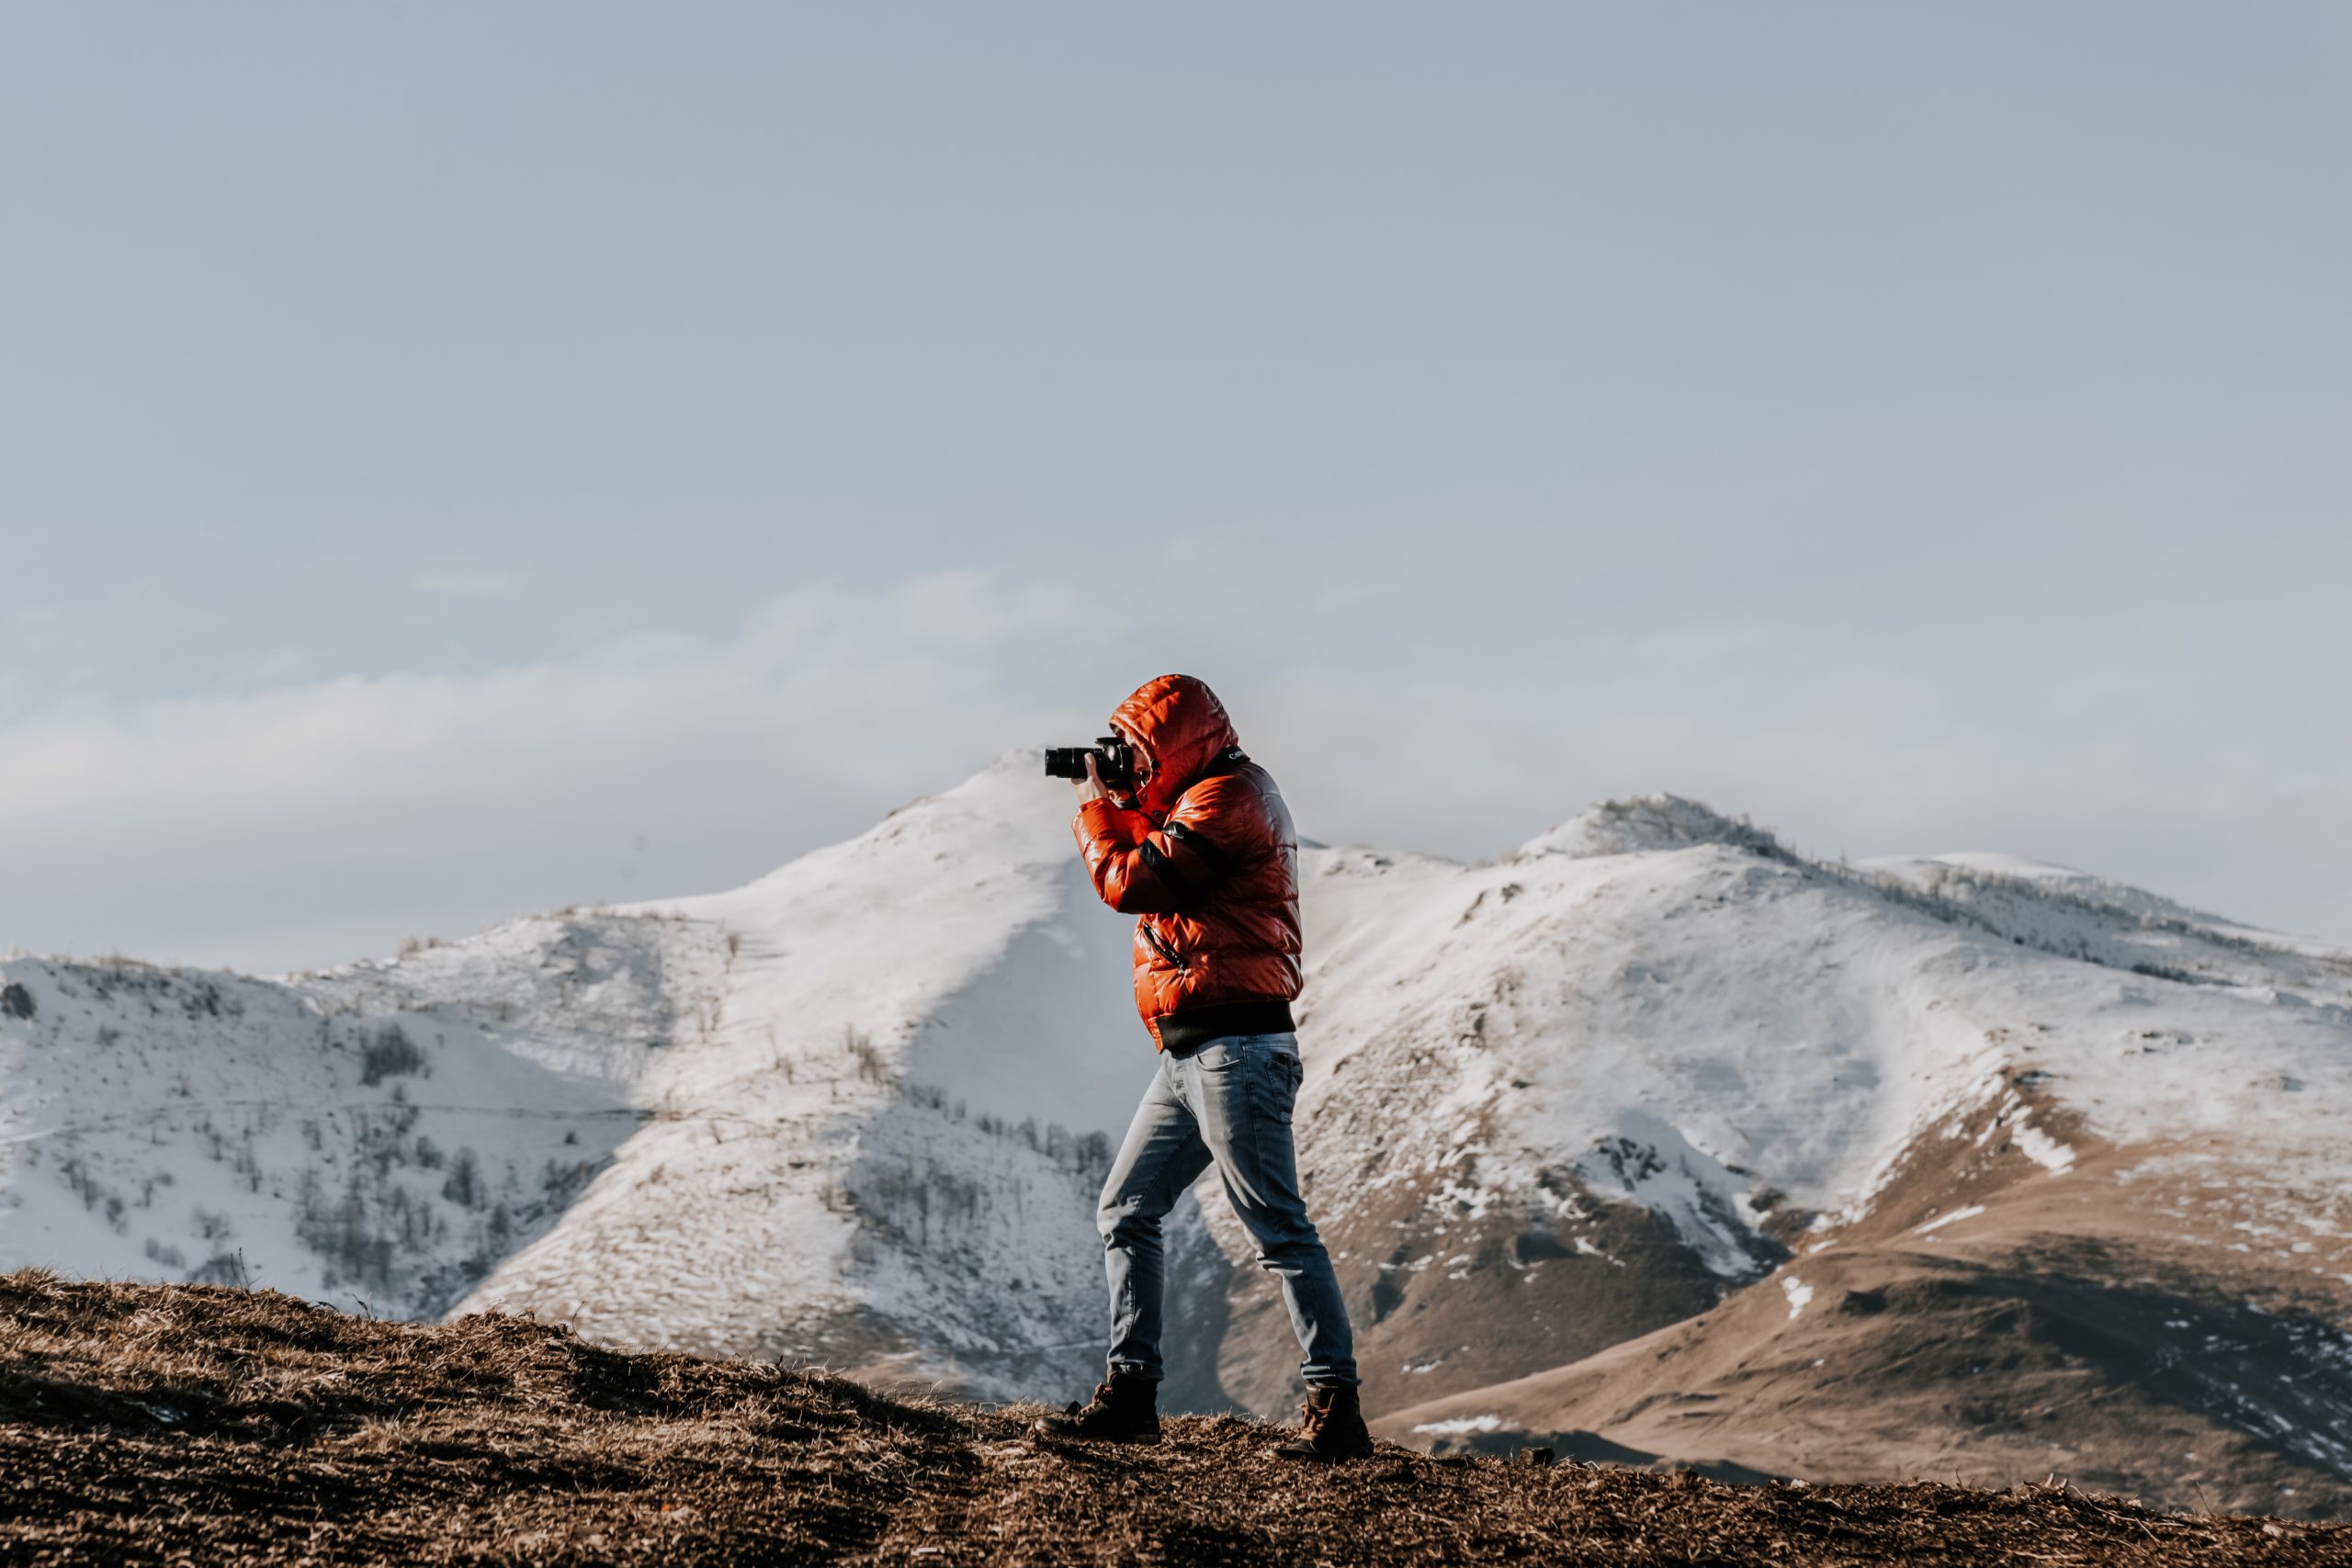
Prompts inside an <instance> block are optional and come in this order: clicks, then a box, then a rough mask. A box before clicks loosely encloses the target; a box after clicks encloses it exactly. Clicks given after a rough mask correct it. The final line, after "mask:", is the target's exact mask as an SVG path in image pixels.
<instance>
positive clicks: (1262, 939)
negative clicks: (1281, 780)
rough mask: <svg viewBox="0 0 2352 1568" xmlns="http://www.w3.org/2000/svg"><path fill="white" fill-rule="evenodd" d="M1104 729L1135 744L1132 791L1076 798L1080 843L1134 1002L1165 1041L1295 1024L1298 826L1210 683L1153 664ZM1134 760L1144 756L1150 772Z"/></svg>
mask: <svg viewBox="0 0 2352 1568" xmlns="http://www.w3.org/2000/svg"><path fill="white" fill-rule="evenodd" d="M1111 727H1112V728H1114V730H1116V731H1117V732H1118V733H1119V734H1120V735H1121V736H1123V737H1125V739H1126V740H1127V741H1128V742H1129V743H1130V744H1132V745H1133V746H1134V747H1135V748H1136V750H1137V751H1138V752H1140V753H1141V754H1142V761H1141V762H1139V763H1138V766H1137V768H1136V772H1137V773H1138V774H1140V775H1142V776H1143V779H1144V782H1143V785H1142V787H1141V788H1140V789H1139V790H1138V791H1137V792H1136V795H1135V797H1134V798H1133V799H1132V800H1131V801H1129V802H1127V803H1125V804H1121V803H1117V802H1114V801H1109V800H1092V801H1089V802H1087V803H1086V804H1085V805H1084V806H1081V807H1079V812H1078V822H1077V824H1076V827H1077V832H1078V845H1079V850H1080V853H1082V854H1084V855H1085V857H1086V869H1087V872H1088V873H1089V874H1091V876H1092V877H1093V879H1094V890H1095V891H1096V892H1097V893H1099V894H1101V895H1102V896H1103V902H1104V903H1105V904H1108V905H1110V906H1111V908H1114V909H1117V910H1120V911H1122V912H1123V913H1130V914H1134V915H1136V916H1139V917H1140V919H1137V920H1136V943H1135V963H1136V1011H1138V1012H1140V1013H1142V1014H1143V1021H1144V1025H1145V1027H1146V1028H1148V1029H1149V1030H1150V1031H1151V1038H1152V1041H1153V1043H1155V1044H1156V1045H1158V1047H1159V1049H1161V1050H1163V1051H1171V1050H1172V1051H1177V1052H1186V1051H1191V1050H1195V1049H1197V1048H1198V1047H1199V1046H1200V1045H1201V1044H1202V1043H1204V1042H1206V1041H1210V1040H1216V1039H1220V1038H1223V1037H1225V1036H1227V1035H1234V1034H1278V1033H1283V1032H1288V1031H1289V1030H1291V1029H1292V1028H1293V1027H1294V1026H1293V1024H1292V1021H1291V1016H1290V1003H1291V1000H1292V999H1293V998H1295V997H1296V996H1297V995H1298V987H1299V980H1300V975H1299V966H1298V954H1299V940H1298V836H1297V835H1296V834H1295V832H1294V831H1292V829H1291V825H1290V811H1289V809H1288V808H1287V807H1284V806H1283V797H1282V795H1281V793H1280V792H1279V791H1277V790H1276V789H1275V788H1274V781H1273V778H1272V775H1270V774H1269V773H1267V772H1266V770H1265V769H1263V768H1261V767H1260V766H1258V764H1257V763H1255V762H1253V761H1250V759H1249V758H1248V757H1247V756H1246V755H1244V754H1243V752H1242V750H1241V746H1240V743H1239V741H1238V739H1237V738H1236V737H1235V735H1234V733H1233V721H1232V720H1230V719H1228V718H1227V717H1226V715H1225V705H1224V704H1222V703H1220V702H1218V701H1217V700H1216V694H1215V693H1214V692H1212V691H1210V690H1209V689H1208V687H1207V686H1205V685H1204V684H1203V683H1202V682H1199V681H1196V680H1194V679H1193V677H1192V676H1190V675H1162V676H1160V677H1159V679H1158V680H1155V681H1151V682H1147V683H1145V685H1144V686H1142V687H1141V688H1140V689H1139V690H1137V691H1136V694H1135V695H1134V696H1131V697H1129V698H1128V699H1127V700H1126V701H1125V702H1124V703H1121V704H1120V705H1119V707H1118V711H1117V712H1115V713H1114V714H1113V715H1112V716H1111ZM1144 763H1148V771H1147V769H1146V767H1145V765H1144Z"/></svg>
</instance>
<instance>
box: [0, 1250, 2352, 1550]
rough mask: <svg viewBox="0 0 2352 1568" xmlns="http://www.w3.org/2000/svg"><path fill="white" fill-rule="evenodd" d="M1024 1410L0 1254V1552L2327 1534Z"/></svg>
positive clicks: (2033, 1543)
mask: <svg viewBox="0 0 2352 1568" xmlns="http://www.w3.org/2000/svg"><path fill="white" fill-rule="evenodd" d="M1034 1415H1035V1410H1034V1408H1032V1409H1028V1410H1023V1409H1012V1410H1002V1411H986V1410H977V1409H971V1408H967V1407H961V1406H953V1405H945V1404H919V1403H918V1404H909V1403H906V1402H902V1401H896V1400H891V1399H886V1398H884V1397H881V1396H879V1395H877V1394H875V1393H869V1392H867V1391H866V1390H865V1389H863V1388H860V1387H859V1386H857V1385H855V1384H854V1383H850V1382H843V1381H842V1380H839V1379H835V1378H830V1377H826V1376H822V1375H820V1374H812V1373H809V1372H804V1371H794V1370H789V1369H784V1368H778V1367H772V1366H762V1365H753V1364H748V1363H742V1362H726V1361H704V1360H697V1359H693V1358H690V1357H686V1356H677V1355H649V1356H638V1355H624V1354H621V1353H618V1352H616V1351H612V1350H608V1349H605V1348H599V1347H597V1346H594V1345H591V1344H588V1343H585V1342H583V1341H582V1340H581V1339H579V1338H577V1337H574V1336H572V1335H571V1334H569V1333H567V1332H565V1331H563V1330H561V1329H558V1328H550V1327H545V1326H542V1325H537V1324H533V1323H527V1322H520V1321H515V1320H512V1319H496V1318H479V1317H477V1318H469V1319H466V1320H465V1321H462V1322H459V1323H456V1324H452V1325H447V1326H445V1327H437V1328H435V1327H420V1326H416V1325H404V1324H390V1323H378V1322H370V1321H367V1320H364V1319H359V1318H353V1317H346V1316H344V1315H342V1314H337V1313H334V1312H331V1311H328V1310H325V1309H322V1308H319V1307H314V1306H311V1305H308V1304H306V1303H301V1302H298V1301H295V1300H293V1299H291V1298H288V1297H285V1296H280V1295H276V1294H273V1293H268V1292H260V1293H255V1292H241V1291H232V1290H227V1289H220V1288H213V1287H151V1286H129V1285H106V1284H83V1283H71V1282H66V1281H62V1280H56V1279H53V1278H51V1277H50V1276H47V1275H44V1274H40V1273H37V1272H36V1273H19V1274H14V1275H7V1276H0V1562H91V1561H100V1562H203V1563H228V1562H285V1563H296V1562H316V1563H332V1562H416V1563H440V1562H531V1563H547V1562H714V1563H715V1562H747V1561H762V1562H922V1563H980V1562H1101V1563H1114V1562H1115V1563H1128V1562H1136V1563H1160V1562H1184V1563H1191V1562H1216V1563H1251V1564H1256V1563H1298V1564H1314V1563H1325V1562H1328V1563H1334V1564H1340V1563H1373V1562H1378V1563H1430V1564H1436V1563H1463V1562H1545V1563H1702V1562H1703V1563H1744V1562H1757V1563H1815V1562H1917V1563H1951V1564H1962V1563H1965V1564H1972V1565H1973V1564H1979V1563H1996V1562H2018V1563H2029V1562H2030V1563H2090V1562H2098V1563H2150V1562H2183V1563H2186V1562H2199V1563H2238V1562H2264V1563H2282V1564H2283V1563H2320V1562H2352V1527H2345V1526H2316V1527H2314V1526H2299V1525H2289V1524H2283V1523H2279V1522H2276V1521H2264V1520H2258V1519H2241V1518H2220V1517H2191V1516H2184V1515H2164V1514H2155V1513H2150V1512H2146V1511H2143V1510H2142V1509H2140V1508H2137V1507H2135V1506H2131V1505H2128V1504H2122V1503H2118V1502H2116V1501H2114V1500H2112V1499H2100V1498H2095V1497H2090V1496H2086V1495H2083V1494H2081V1493H2078V1492H2073V1491H2069V1490H2066V1489H2064V1488H2018V1489H2015V1490H2012V1491H2007V1492H1980V1491H1969V1490H1964V1489H1961V1488H1954V1487H1943V1486H1934V1485H1924V1484H1913V1485H1905V1486H1823V1487H1818V1488H1814V1489H1809V1490H1808V1489H1798V1488H1788V1487H1770V1488H1764V1487H1732V1486H1724V1485H1719V1484H1716V1483H1712V1482H1708V1481H1703V1480H1701V1479H1699V1478H1697V1477H1695V1476H1690V1475H1656V1474H1647V1473H1641V1472H1630V1471H1612V1470H1595V1469H1586V1468H1583V1467H1580V1466H1560V1467H1557V1468H1552V1469H1535V1468H1529V1467H1516V1466H1509V1465H1505V1464H1503V1463H1501V1462H1498V1461H1492V1460H1442V1461H1441V1460H1431V1459H1429V1458H1427V1457H1424V1456H1421V1455H1419V1454H1414V1453H1409V1452H1407V1451H1405V1450H1395V1449H1386V1448H1384V1449H1383V1450H1382V1451H1381V1453H1380V1456H1379V1457H1378V1458H1377V1459H1375V1460H1374V1461H1369V1462H1366V1463H1363V1464H1358V1465H1352V1466H1348V1467H1344V1468H1341V1469H1338V1470H1334V1471H1319V1470H1309V1469H1300V1468H1296V1467H1290V1466H1284V1465H1283V1464H1280V1463H1279V1462H1276V1461H1268V1460H1265V1459H1263V1458H1262V1457H1261V1454H1260V1450H1261V1448H1262V1446H1263V1445H1264V1444H1265V1443H1266V1441H1267V1440H1268V1438H1269V1437H1270V1435H1271V1434H1270V1433H1269V1431H1268V1430H1267V1429H1266V1428H1264V1427H1258V1426H1254V1425H1252V1424H1250V1423H1247V1422H1239V1421H1232V1420H1225V1419H1216V1420H1210V1419H1184V1420H1179V1421H1175V1422H1173V1423H1171V1424H1170V1438H1171V1441H1170V1443H1169V1444H1167V1445H1165V1446H1163V1447H1161V1448H1159V1449H1157V1450H1150V1449H1147V1450H1109V1451H1103V1450H1085V1449H1078V1448H1057V1447H1051V1446H1038V1445H1035V1444H1033V1443H1032V1442H1031V1441H1029V1440H1028V1438H1026V1436H1025V1429H1026V1427H1027V1424H1028V1420H1029V1418H1030V1416H1034Z"/></svg>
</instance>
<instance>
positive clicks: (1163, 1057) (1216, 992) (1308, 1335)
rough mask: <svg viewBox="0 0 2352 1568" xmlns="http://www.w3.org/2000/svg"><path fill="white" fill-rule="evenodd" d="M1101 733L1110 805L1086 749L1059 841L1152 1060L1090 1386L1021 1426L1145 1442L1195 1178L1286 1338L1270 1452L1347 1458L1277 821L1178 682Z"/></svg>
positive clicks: (1356, 1426)
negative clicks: (1078, 867) (1177, 1226)
mask: <svg viewBox="0 0 2352 1568" xmlns="http://www.w3.org/2000/svg"><path fill="white" fill-rule="evenodd" d="M1111 723H1112V728H1114V730H1116V731H1117V732H1118V734H1119V736H1120V737H1122V738H1123V739H1125V742H1126V744H1127V745H1128V747H1129V748H1130V750H1132V752H1133V753H1134V758H1135V769H1134V778H1133V783H1132V785H1131V787H1130V791H1129V795H1128V798H1127V799H1125V800H1124V801H1122V800H1119V799H1116V798H1114V797H1113V795H1111V793H1110V791H1109V789H1108V788H1107V787H1106V786H1105V785H1104V784H1103V780H1102V777H1101V774H1100V773H1099V771H1098V769H1097V767H1096V763H1095V759H1094V757H1093V755H1092V754H1090V755H1089V756H1088V759H1087V764H1086V766H1087V776H1086V777H1085V778H1084V779H1081V780H1080V781H1079V783H1078V792H1079V796H1080V806H1079V811H1078V819H1077V822H1076V824H1075V829H1076V831H1077V834H1078V842H1079V849H1080V853H1081V854H1082V855H1083V856H1084V857H1085V860H1086V866H1087V871H1088V873H1089V874H1090V875H1091V877H1092V878H1093V881H1094V887H1095V891H1096V892H1097V893H1099V894H1100V895H1101V896H1102V897H1103V902H1104V903H1106V904H1108V905H1110V906H1111V907H1112V908H1114V909H1118V910H1122V911H1124V912H1126V913H1131V914H1134V915H1135V916H1136V938H1135V991H1136V1010H1137V1011H1138V1012H1139V1013H1141V1014H1142V1016H1143V1021H1144V1024H1145V1027H1146V1028H1148V1030H1149V1031H1150V1032H1151V1037H1152V1041H1153V1043H1154V1044H1155V1045H1156V1046H1157V1047H1158V1048H1159V1053H1160V1057H1159V1070H1158V1071H1157V1072H1156V1073H1155V1074H1154V1076H1153V1078H1152V1082H1151V1086H1150V1088H1149V1089H1148V1090H1147V1091H1146V1092H1145V1095H1144V1100H1143V1104H1142V1105H1141V1106H1140V1107H1139V1108H1138V1109H1137V1110H1136V1117H1135V1122H1134V1123H1133V1124H1132V1125H1131V1126H1130V1127H1129V1128H1128V1129H1127V1135H1126V1139H1125V1142H1124V1143H1123V1144H1122V1145H1121V1146H1120V1149H1119V1156H1118V1158H1117V1159H1116V1160H1115V1161H1114V1163H1113V1165H1112V1168H1111V1174H1110V1177H1109V1179H1107V1180H1105V1181H1104V1183H1103V1199H1102V1202H1101V1204H1100V1206H1099V1208H1098V1210H1097V1213H1096V1221H1097V1224H1098V1227H1099V1229H1100V1231H1101V1233H1102V1236H1103V1248H1104V1258H1105V1260H1106V1264H1107V1268H1108V1273H1109V1279H1110V1288H1111V1319H1112V1325H1111V1350H1110V1356H1109V1358H1108V1361H1109V1372H1108V1376H1107V1377H1106V1378H1105V1379H1104V1381H1103V1383H1102V1385H1101V1386H1100V1387H1098V1388H1097V1389H1096V1390H1095V1391H1094V1398H1093V1400H1092V1402H1091V1403H1090V1404H1087V1405H1086V1406H1085V1407H1084V1408H1083V1409H1081V1408H1080V1407H1079V1406H1077V1405H1075V1404H1073V1405H1072V1406H1071V1407H1070V1409H1069V1413H1068V1414H1067V1415H1065V1416H1049V1417H1047V1418H1046V1419H1045V1420H1044V1421H1041V1422H1040V1423H1039V1424H1038V1425H1039V1427H1040V1429H1041V1430H1043V1431H1045V1432H1046V1433H1049V1434H1051V1435H1054V1436H1058V1437H1067V1438H1102V1439H1107V1440H1112V1441H1126V1442H1156V1441H1158V1440H1159V1415H1158V1388H1159V1379H1160V1375H1161V1374H1160V1359H1159V1337H1160V1303H1161V1298H1162V1296H1163V1294H1164V1292H1165V1288H1166V1279H1165V1264H1166V1259H1165V1253H1164V1248H1163V1247H1162V1242H1161V1230H1160V1225H1161V1221H1162V1220H1163V1219H1164V1218H1165V1217H1166V1215H1167V1213H1168V1211H1169V1210H1170V1208H1171V1207H1173V1206H1174V1204H1175V1202H1176V1200H1177V1199H1178V1198H1179V1197H1180V1196H1181V1195H1182V1193H1183V1192H1184V1190H1185V1189H1187V1188H1189V1187H1190V1186H1192V1184H1193V1181H1194V1180H1195V1179H1197V1178H1198V1177H1199V1176H1200V1175H1201V1173H1202V1172H1203V1171H1204V1170H1206V1169H1207V1168H1209V1166H1210V1165H1212V1164H1214V1165H1215V1166H1216V1169H1217V1175H1218V1177H1219V1178H1220V1179H1221V1180H1222V1182H1223V1184H1224V1187H1225V1193H1226V1197H1227V1201H1229V1202H1230V1203H1231V1204H1232V1205H1233V1211H1234V1213H1235V1215H1236V1216H1237V1217H1238V1218H1239V1219H1240V1221H1241V1223H1242V1224H1243V1225H1244V1226H1245V1227H1246V1228H1247V1229H1248V1230H1249V1232H1250V1236H1251V1237H1252V1239H1254V1240H1255V1241H1256V1243H1257V1246H1258V1261H1259V1262H1260V1264H1261V1266H1263V1267H1264V1268H1265V1269H1266V1270H1267V1271H1268V1272H1270V1273H1272V1274H1273V1275H1274V1276H1275V1278H1276V1279H1277V1280H1279V1281H1280V1283H1281V1286H1282V1292H1283V1305H1284V1306H1285V1307H1286V1308H1287V1309H1288V1310H1289V1314H1290V1319H1291V1323H1292V1325H1293V1326H1294V1327H1295V1329H1296V1331H1297V1334H1298V1339H1299V1347H1300V1350H1301V1354H1302V1358H1303V1359H1302V1364H1301V1367H1300V1371H1301V1374H1302V1375H1303V1376H1304V1377H1305V1379H1306V1384H1307V1400H1306V1406H1305V1408H1304V1412H1303V1416H1304V1420H1303V1426H1302V1430H1301V1432H1300V1435H1299V1438H1298V1439H1297V1440H1296V1441H1294V1442H1290V1443H1285V1444H1283V1446H1282V1447H1281V1448H1280V1449H1278V1450H1275V1451H1276V1452H1277V1453H1280V1454H1283V1455H1284V1456H1285V1457H1290V1458H1298V1459H1317V1460H1331V1459H1347V1458H1355V1457H1359V1456H1361V1455H1363V1454H1366V1453H1369V1452H1371V1450H1372V1439H1371V1437H1370V1435H1369V1434H1368V1433H1367V1432H1366V1431H1365V1429H1364V1425H1363V1414H1362V1411H1361V1409H1360V1407H1359V1404H1358V1397H1357V1392H1356V1391H1357V1386H1358V1379H1357V1377H1356V1370H1355V1359H1354V1354H1353V1349H1352V1345H1351V1334H1350V1331H1349V1326H1348V1318H1347V1309H1346V1307H1345V1305H1344V1303H1342V1302H1341V1301H1340V1288H1339V1282H1338V1280H1337V1279H1336V1278H1335V1277H1334V1276H1333V1274H1332V1271H1331V1261H1330V1258H1329V1256H1328V1254H1327V1253H1326V1252H1325V1250H1324V1247H1323V1242H1322V1238H1321V1237H1320V1236H1318V1235H1317V1234H1316V1230H1315V1226H1314V1224H1313V1223H1312V1222H1311V1221H1309V1220H1308V1218H1307V1216H1306V1204H1305V1202H1304V1201H1302V1200H1301V1198H1300V1196H1299V1191H1298V1171H1297V1161H1296V1156H1295V1152H1294V1150H1293V1147H1292V1142H1291V1110H1292V1106H1293V1104H1294V1102H1295V1099H1296V1097H1297V1094H1298V1086H1299V1081H1300V1079H1301V1077H1302V1076H1303V1072H1304V1069H1303V1068H1302V1066H1301V1065H1300V1062H1299V1055H1298V1037H1297V1033H1296V1031H1295V1024H1294V1023H1293V1021H1292V1019H1291V1012H1290V1003H1291V1002H1292V1000H1293V999H1295V998H1296V997H1297V995H1298V991H1299V986H1300V981H1301V969H1300V965H1299V958H1300V941H1299V921H1298V840H1297V835H1296V834H1295V832H1294V831H1293V829H1292V828H1291V820H1290V812H1289V810H1288V808H1287V807H1284V806H1283V798H1282V794H1281V792H1280V791H1279V790H1277V789H1276V788H1275V787H1274V781H1273V779H1272V775H1270V774H1269V773H1267V772H1266V771H1265V770H1264V769H1263V768H1261V767H1260V766H1258V765H1257V764H1256V763H1255V762H1252V761H1250V758H1249V755H1248V754H1247V753H1246V752H1244V751H1243V750H1241V746H1240V742H1239V739H1238V737H1237V736H1236V735H1235V734H1234V730H1233V725H1232V722H1231V720H1230V719H1229V718H1227V716H1226V711H1225V707H1224V705H1222V704H1221V703H1219V702H1218V701H1217V699H1216V694H1214V693H1213V692H1211V691H1210V690H1209V689H1208V687H1207V686H1206V685H1204V684H1203V683H1202V682H1199V681H1197V680H1194V679H1193V678H1192V677H1191V676H1189V675H1163V676H1160V677H1159V679H1157V680H1155V681H1151V682H1147V683H1146V684H1145V685H1143V686H1142V687H1141V688H1139V689H1138V690H1137V691H1136V694H1134V695H1133V696H1131V697H1129V698H1128V699H1127V700H1126V701H1125V702H1124V703H1122V704H1120V705H1119V707H1118V710H1117V711H1116V712H1115V713H1114V715H1113V716H1112V720H1111Z"/></svg>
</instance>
